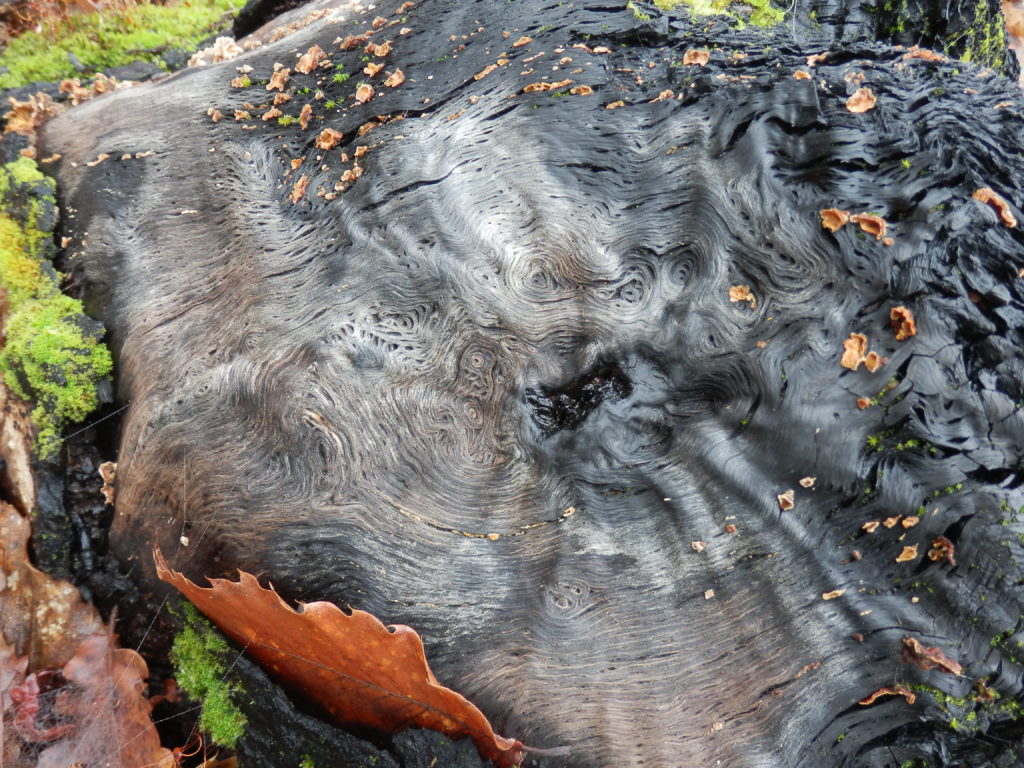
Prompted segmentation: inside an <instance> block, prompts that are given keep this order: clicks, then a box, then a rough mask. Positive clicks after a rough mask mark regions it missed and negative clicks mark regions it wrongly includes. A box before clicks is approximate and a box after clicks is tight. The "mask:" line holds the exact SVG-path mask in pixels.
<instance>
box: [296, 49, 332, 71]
mask: <svg viewBox="0 0 1024 768" xmlns="http://www.w3.org/2000/svg"><path fill="white" fill-rule="evenodd" d="M326 55H327V54H326V53H324V50H323V48H321V47H320V46H319V45H313V46H312V47H311V48H310V49H309V50H308V51H306V52H305V53H304V54H302V56H301V57H300V58H299V61H298V63H297V64H296V65H295V71H296V72H301V73H302V74H304V75H308V74H309V73H310V72H312V71H313V70H314V69H316V66H317V64H319V63H320V62H321V61H323V60H324V57H325V56H326Z"/></svg>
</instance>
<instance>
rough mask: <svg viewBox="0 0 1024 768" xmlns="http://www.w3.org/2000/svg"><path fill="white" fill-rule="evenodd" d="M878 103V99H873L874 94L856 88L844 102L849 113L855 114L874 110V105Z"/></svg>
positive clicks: (865, 89)
mask: <svg viewBox="0 0 1024 768" xmlns="http://www.w3.org/2000/svg"><path fill="white" fill-rule="evenodd" d="M877 103H878V99H877V98H876V97H875V92H874V91H872V90H871V89H870V88H858V89H857V90H856V91H854V92H853V95H852V96H850V98H848V99H847V100H846V108H847V109H848V110H850V111H851V112H855V113H857V114H859V113H861V112H867V111H868V110H869V109H874V108H875V104H877Z"/></svg>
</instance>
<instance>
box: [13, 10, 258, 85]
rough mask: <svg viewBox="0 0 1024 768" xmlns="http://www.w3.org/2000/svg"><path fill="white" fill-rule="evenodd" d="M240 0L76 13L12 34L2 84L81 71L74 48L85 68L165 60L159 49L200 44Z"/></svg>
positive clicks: (24, 82) (49, 77) (17, 83)
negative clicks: (47, 25)
mask: <svg viewBox="0 0 1024 768" xmlns="http://www.w3.org/2000/svg"><path fill="white" fill-rule="evenodd" d="M240 6H241V3H240V2H238V0H234V1H233V0H190V2H178V3H169V4H168V5H149V4H140V5H131V6H129V7H127V8H125V9H123V10H119V11H112V10H106V11H103V12H97V13H84V14H77V15H75V16H72V17H71V18H70V19H69V20H67V21H60V22H57V23H55V24H54V26H53V28H52V29H50V30H44V31H42V32H35V31H31V32H25V33H24V34H22V35H20V36H19V37H16V38H15V39H14V40H11V41H10V42H9V43H8V44H7V47H6V48H5V49H4V51H3V54H2V55H0V66H3V67H7V69H8V70H9V72H8V73H7V74H4V75H0V89H4V88H16V87H18V86H21V85H27V84H28V83H33V82H37V81H40V80H44V81H50V80H60V79H63V78H66V77H78V76H80V75H81V74H83V73H81V72H78V71H76V70H75V68H74V67H73V66H72V65H71V61H70V60H69V59H68V54H69V53H72V54H74V55H75V57H76V58H77V59H78V60H79V61H80V62H81V63H82V64H84V65H85V67H86V72H85V74H91V73H95V72H98V71H100V70H102V69H106V68H107V67H116V66H118V65H121V64H127V63H129V62H132V61H137V60H139V59H143V60H146V61H151V62H153V63H154V64H157V65H160V66H163V62H162V61H161V59H160V57H159V56H158V55H157V54H156V53H152V52H150V51H151V50H153V49H159V50H164V49H166V48H186V49H190V48H194V47H195V45H196V44H197V43H198V42H199V41H200V40H202V39H203V38H205V37H209V36H210V35H211V34H213V33H214V32H216V31H217V30H218V29H219V28H220V26H221V19H222V18H223V17H224V15H225V14H226V13H233V12H234V11H236V10H237V9H238V7H240Z"/></svg>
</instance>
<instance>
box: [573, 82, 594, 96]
mask: <svg viewBox="0 0 1024 768" xmlns="http://www.w3.org/2000/svg"><path fill="white" fill-rule="evenodd" d="M569 93H571V94H572V95H573V96H590V95H591V94H593V93H594V89H593V88H591V87H590V86H589V85H577V86H576V87H575V88H570V89H569Z"/></svg>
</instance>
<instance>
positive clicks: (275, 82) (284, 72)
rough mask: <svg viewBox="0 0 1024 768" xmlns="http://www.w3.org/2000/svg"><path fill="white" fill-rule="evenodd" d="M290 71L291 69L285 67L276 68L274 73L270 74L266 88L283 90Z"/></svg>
mask: <svg viewBox="0 0 1024 768" xmlns="http://www.w3.org/2000/svg"><path fill="white" fill-rule="evenodd" d="M291 73H292V71H291V70H290V69H288V68H287V67H282V68H281V69H279V70H277V71H276V72H275V73H274V74H272V75H271V76H270V82H269V83H267V90H268V91H273V90H278V91H283V90H284V86H285V84H286V83H287V82H288V75H290V74H291Z"/></svg>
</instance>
